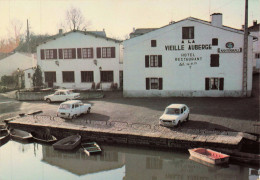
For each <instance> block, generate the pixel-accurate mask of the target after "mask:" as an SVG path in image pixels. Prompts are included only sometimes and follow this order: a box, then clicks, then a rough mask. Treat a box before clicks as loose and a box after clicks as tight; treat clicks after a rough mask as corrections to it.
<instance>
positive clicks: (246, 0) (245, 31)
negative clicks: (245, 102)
mask: <svg viewBox="0 0 260 180" xmlns="http://www.w3.org/2000/svg"><path fill="white" fill-rule="evenodd" d="M247 53H248V0H245V28H244V53H243V82H242V85H243V87H242V96H244V97H246V96H247Z"/></svg>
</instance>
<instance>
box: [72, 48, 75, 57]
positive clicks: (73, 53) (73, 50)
mask: <svg viewBox="0 0 260 180" xmlns="http://www.w3.org/2000/svg"><path fill="white" fill-rule="evenodd" d="M72 59H76V48H73V49H72Z"/></svg>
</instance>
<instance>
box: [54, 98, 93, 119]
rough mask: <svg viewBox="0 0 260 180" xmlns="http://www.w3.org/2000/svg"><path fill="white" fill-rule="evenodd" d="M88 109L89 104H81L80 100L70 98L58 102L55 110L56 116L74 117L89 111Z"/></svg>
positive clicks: (89, 108) (89, 107)
mask: <svg viewBox="0 0 260 180" xmlns="http://www.w3.org/2000/svg"><path fill="white" fill-rule="evenodd" d="M90 110H91V104H83V103H82V101H80V100H70V101H66V102H63V103H61V104H60V106H59V108H58V110H57V116H59V117H62V118H70V119H75V118H77V116H80V115H81V114H88V113H90Z"/></svg>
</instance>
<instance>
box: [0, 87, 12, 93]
mask: <svg viewBox="0 0 260 180" xmlns="http://www.w3.org/2000/svg"><path fill="white" fill-rule="evenodd" d="M8 91H10V89H8V88H7V87H6V86H0V93H5V92H8Z"/></svg>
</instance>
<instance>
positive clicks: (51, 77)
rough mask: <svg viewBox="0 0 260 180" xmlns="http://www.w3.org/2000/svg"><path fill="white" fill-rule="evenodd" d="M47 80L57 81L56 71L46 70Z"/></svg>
mask: <svg viewBox="0 0 260 180" xmlns="http://www.w3.org/2000/svg"><path fill="white" fill-rule="evenodd" d="M44 77H45V82H56V72H55V71H49V72H44Z"/></svg>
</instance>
